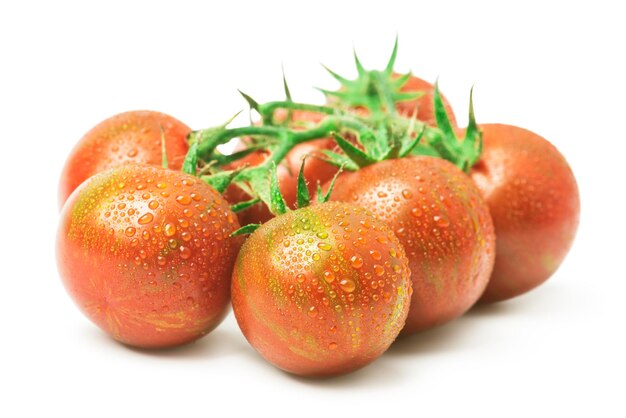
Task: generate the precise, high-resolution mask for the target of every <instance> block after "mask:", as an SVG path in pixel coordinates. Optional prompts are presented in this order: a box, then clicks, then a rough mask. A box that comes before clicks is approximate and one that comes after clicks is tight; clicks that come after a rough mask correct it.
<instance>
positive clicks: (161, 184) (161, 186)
mask: <svg viewBox="0 0 626 418" xmlns="http://www.w3.org/2000/svg"><path fill="white" fill-rule="evenodd" d="M156 187H157V189H165V188H166V187H167V183H157V185H156Z"/></svg>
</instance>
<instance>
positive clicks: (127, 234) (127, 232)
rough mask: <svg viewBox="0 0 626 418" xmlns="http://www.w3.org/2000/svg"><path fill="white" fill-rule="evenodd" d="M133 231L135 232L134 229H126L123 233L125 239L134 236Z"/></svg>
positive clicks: (130, 227)
mask: <svg viewBox="0 0 626 418" xmlns="http://www.w3.org/2000/svg"><path fill="white" fill-rule="evenodd" d="M135 231H137V230H136V229H135V228H133V227H132V226H129V227H128V228H126V231H124V233H125V234H126V236H127V237H132V236H133V235H135Z"/></svg>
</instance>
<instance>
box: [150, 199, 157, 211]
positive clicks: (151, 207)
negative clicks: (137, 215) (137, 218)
mask: <svg viewBox="0 0 626 418" xmlns="http://www.w3.org/2000/svg"><path fill="white" fill-rule="evenodd" d="M148 207H149V208H150V209H152V210H154V209H156V208H158V207H159V202H157V201H156V200H151V201H150V202H148Z"/></svg>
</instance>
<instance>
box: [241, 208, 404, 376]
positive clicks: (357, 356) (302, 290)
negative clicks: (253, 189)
mask: <svg viewBox="0 0 626 418" xmlns="http://www.w3.org/2000/svg"><path fill="white" fill-rule="evenodd" d="M409 276H410V272H409V269H408V264H407V259H406V256H405V254H404V250H403V249H402V246H401V245H400V243H399V241H398V239H397V238H396V237H395V236H394V234H393V232H391V230H390V229H389V228H388V227H387V226H386V225H385V224H384V223H382V222H380V221H379V220H377V219H376V218H375V217H374V216H373V215H372V214H371V213H370V212H368V211H366V210H364V209H362V208H359V207H357V206H354V205H350V204H346V203H339V202H328V203H323V204H319V205H315V206H311V207H306V208H302V209H298V210H296V211H293V212H288V213H287V214H285V215H280V216H278V217H276V218H274V219H271V220H270V221H268V222H267V223H265V224H263V225H262V226H261V227H260V228H259V229H257V230H256V231H255V232H254V233H253V234H252V235H251V236H250V237H249V238H248V240H247V241H246V242H245V243H244V244H243V246H242V248H241V252H240V253H239V256H238V258H237V262H236V265H235V270H234V272H233V281H232V298H233V310H234V313H235V317H236V319H237V322H238V324H239V326H240V328H241V330H242V331H243V334H244V335H245V337H246V338H247V340H248V341H249V342H250V344H251V345H252V346H253V347H254V348H255V349H256V350H257V351H258V352H259V353H260V354H261V355H262V356H263V357H264V358H265V359H266V360H268V361H269V362H271V363H273V364H274V365H276V366H277V367H279V368H281V369H283V370H286V371H288V372H290V373H295V374H299V375H306V376H324V375H335V374H340V373H347V372H350V371H353V370H356V369H358V368H360V367H363V366H365V365H366V364H368V363H370V362H372V361H373V360H375V359H376V358H377V357H378V356H380V355H381V354H382V353H383V352H384V351H385V350H386V349H387V348H388V347H389V345H390V344H391V343H392V342H393V340H394V339H395V338H396V336H397V334H398V333H399V332H400V329H401V328H402V326H403V324H404V320H405V318H406V315H407V312H408V308H409V294H410V292H411V284H410V277H409Z"/></svg>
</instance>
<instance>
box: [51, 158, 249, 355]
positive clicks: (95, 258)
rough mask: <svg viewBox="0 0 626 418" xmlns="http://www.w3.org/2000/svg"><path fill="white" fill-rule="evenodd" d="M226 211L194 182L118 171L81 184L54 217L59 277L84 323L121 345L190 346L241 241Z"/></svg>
mask: <svg viewBox="0 0 626 418" xmlns="http://www.w3.org/2000/svg"><path fill="white" fill-rule="evenodd" d="M238 227H239V224H238V223H237V218H236V216H235V215H234V214H233V213H232V212H231V211H230V208H229V206H228V204H227V203H226V202H225V201H224V199H222V197H221V196H220V194H219V193H218V192H216V191H215V190H214V189H213V188H212V187H210V186H208V185H207V184H206V183H204V182H202V181H201V180H199V179H198V178H196V177H192V176H189V175H187V174H183V173H182V172H176V171H172V170H166V169H163V168H160V167H153V166H147V165H135V164H129V165H124V166H121V167H118V168H115V169H112V170H109V171H105V172H103V173H99V174H97V175H95V176H93V177H91V178H90V179H89V180H87V181H86V182H85V183H83V184H82V185H81V186H80V187H79V188H78V189H77V190H76V191H75V192H74V193H73V194H72V195H71V196H70V198H69V199H68V201H67V203H66V205H65V206H64V209H63V212H62V213H61V223H60V226H59V230H58V236H57V260H58V267H59V272H60V275H61V278H62V279H63V282H64V284H65V286H66V288H67V290H68V292H69V294H70V295H71V297H72V298H73V299H74V301H75V302H76V303H77V304H78V306H79V307H80V309H81V310H82V311H83V312H84V313H85V315H86V316H87V317H88V318H89V319H90V320H92V321H93V322H94V323H95V324H96V325H98V326H99V327H100V328H102V329H103V330H104V331H106V332H107V333H109V334H110V335H111V336H112V337H113V338H115V339H116V340H118V341H121V342H123V343H125V344H129V345H133V346H137V347H147V348H160V347H168V346H174V345H178V344H183V343H186V342H189V341H192V340H195V339H197V338H199V337H201V336H203V335H205V334H206V333H208V332H209V331H211V330H212V329H213V328H214V327H216V326H217V325H218V324H219V322H220V321H221V320H222V318H223V317H224V315H225V313H226V308H227V305H228V301H229V294H230V292H229V286H230V277H231V274H232V268H233V264H234V261H235V258H236V256H237V251H238V249H239V247H240V244H241V241H240V239H238V238H229V235H230V234H231V232H233V231H235V230H236V229H237V228H238Z"/></svg>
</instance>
